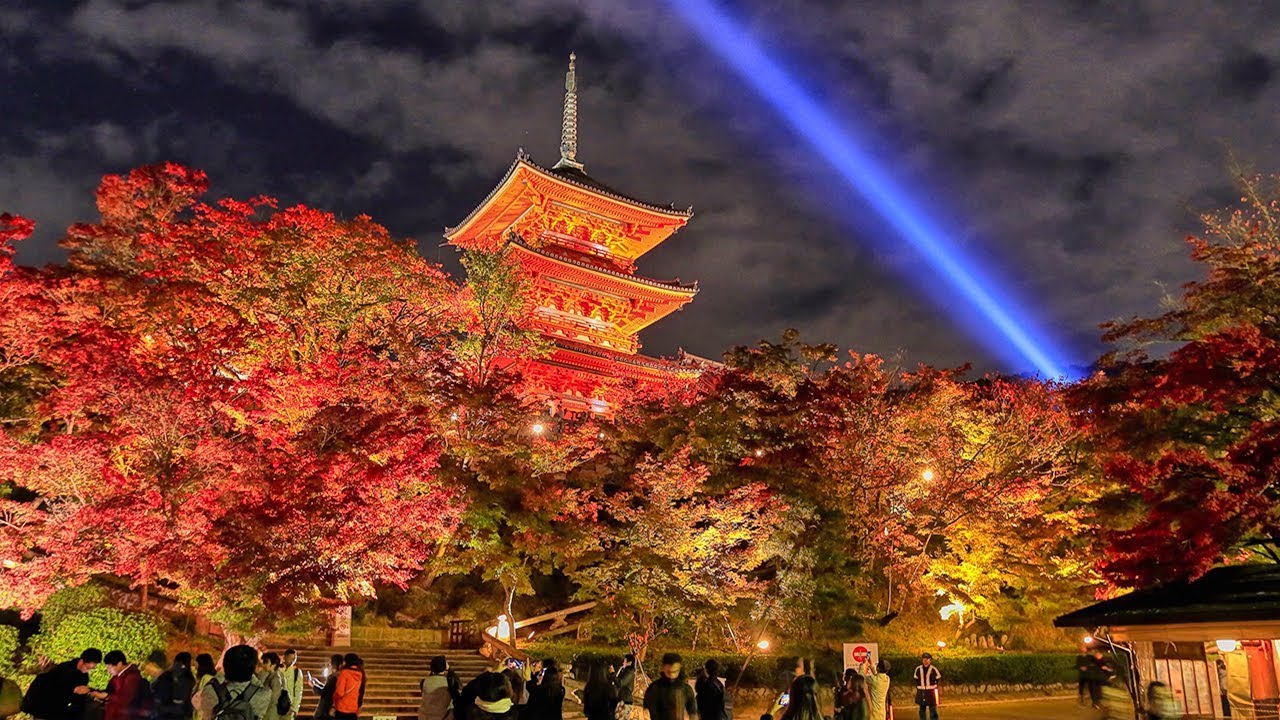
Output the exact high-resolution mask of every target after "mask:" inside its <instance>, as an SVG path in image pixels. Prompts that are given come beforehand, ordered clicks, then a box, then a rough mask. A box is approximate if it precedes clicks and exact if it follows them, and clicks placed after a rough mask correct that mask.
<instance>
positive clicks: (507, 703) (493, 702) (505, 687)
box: [462, 672, 516, 720]
mask: <svg viewBox="0 0 1280 720" xmlns="http://www.w3.org/2000/svg"><path fill="white" fill-rule="evenodd" d="M462 695H463V698H464V699H466V698H470V699H471V704H470V705H469V706H468V707H467V708H466V718H467V720H515V717H516V705H515V703H514V702H512V699H511V683H510V682H508V681H507V677H506V676H505V675H503V674H502V673H500V672H486V673H481V674H480V675H479V676H478V677H476V679H475V680H472V681H471V682H469V683H467V687H465V688H463V690H462Z"/></svg>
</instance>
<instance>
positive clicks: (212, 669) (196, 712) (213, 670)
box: [191, 653, 218, 720]
mask: <svg viewBox="0 0 1280 720" xmlns="http://www.w3.org/2000/svg"><path fill="white" fill-rule="evenodd" d="M216 677H218V668H217V666H216V665H214V664H213V656H212V655H210V654H209V653H200V654H199V655H197V656H196V686H195V689H194V690H192V692H191V702H192V717H193V718H194V719H195V720H212V718H202V717H201V716H200V693H202V692H204V686H205V685H208V684H209V682H210V681H211V680H213V679H214V678H216Z"/></svg>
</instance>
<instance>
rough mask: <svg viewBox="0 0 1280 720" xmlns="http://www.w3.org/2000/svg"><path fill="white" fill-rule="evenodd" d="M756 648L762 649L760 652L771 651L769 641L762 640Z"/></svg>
mask: <svg viewBox="0 0 1280 720" xmlns="http://www.w3.org/2000/svg"><path fill="white" fill-rule="evenodd" d="M756 647H758V648H760V652H767V651H768V650H769V641H768V640H766V639H764V638H761V639H760V642H758V643H756Z"/></svg>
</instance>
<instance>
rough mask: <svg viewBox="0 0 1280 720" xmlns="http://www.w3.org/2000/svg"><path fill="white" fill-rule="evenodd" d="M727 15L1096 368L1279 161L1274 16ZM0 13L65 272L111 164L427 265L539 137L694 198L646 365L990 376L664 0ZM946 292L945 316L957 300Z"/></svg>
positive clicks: (971, 7) (791, 6) (138, 5)
mask: <svg viewBox="0 0 1280 720" xmlns="http://www.w3.org/2000/svg"><path fill="white" fill-rule="evenodd" d="M1185 5H1186V4H1185V3H1176V2H1158V1H1157V0H1148V1H1132V2H1122V3H1086V2H1081V3H1008V2H1003V1H999V2H997V1H994V0H973V1H971V2H965V3H955V2H950V1H949V0H914V1H912V2H902V1H900V0H893V1H891V2H890V1H885V2H860V3H841V2H834V1H830V0H828V1H822V0H810V1H807V2H805V1H802V0H790V1H788V2H764V1H762V0H743V1H741V2H735V3H731V4H730V3H725V6H726V7H732V9H733V11H734V12H735V13H736V14H738V15H739V16H740V17H741V19H742V20H743V22H744V23H745V24H746V25H748V26H749V27H750V28H752V30H753V31H754V32H755V33H756V34H757V36H758V37H761V38H763V39H765V40H766V42H767V43H768V44H769V47H770V49H771V50H772V51H773V52H774V53H776V55H777V56H778V57H779V58H780V59H781V61H783V62H784V63H786V64H787V65H788V66H789V67H791V68H793V69H795V70H796V72H797V77H798V78H799V79H800V81H801V82H803V83H804V85H805V87H806V89H808V90H810V91H812V92H813V93H814V94H815V96H816V97H818V98H820V99H821V101H822V102H823V103H824V104H825V105H827V106H828V107H829V108H831V109H832V111H833V112H834V113H836V114H837V116H838V117H840V118H842V119H844V120H845V121H846V122H847V123H848V125H849V128H850V130H851V131H854V132H856V133H857V134H858V136H859V137H860V138H862V139H863V141H864V142H865V144H867V145H868V146H869V147H871V148H872V149H873V150H874V151H875V152H876V153H877V154H878V155H879V156H880V157H882V158H883V159H884V161H885V163H886V165H887V166H888V167H889V169H890V171H891V172H892V173H893V174H894V175H895V177H896V179H897V180H898V181H899V182H900V183H902V184H903V185H904V186H906V187H909V188H911V190H912V191H913V194H914V195H915V196H916V197H918V198H919V199H920V201H921V203H922V204H923V205H924V206H925V207H926V208H928V209H929V211H930V212H931V213H932V214H933V215H934V216H935V217H936V218H937V219H938V221H939V223H940V224H941V225H942V226H943V227H945V228H947V229H948V230H949V231H950V232H951V234H952V235H953V237H954V239H955V241H956V242H957V243H958V244H959V245H960V246H962V247H964V248H965V249H966V251H967V252H968V253H970V254H971V255H973V256H974V257H976V258H980V259H981V260H982V261H983V262H984V264H987V265H989V266H990V267H991V268H992V272H993V273H994V274H996V275H998V276H999V277H1002V278H1004V279H1005V280H1006V281H1007V283H1008V285H1009V286H1010V288H1011V293H1012V294H1013V295H1015V296H1016V297H1019V298H1022V299H1023V300H1025V301H1026V302H1027V303H1028V304H1029V305H1030V306H1031V307H1032V308H1033V314H1035V315H1037V316H1038V317H1040V318H1041V319H1042V320H1043V322H1044V324H1045V325H1046V326H1047V327H1049V328H1051V329H1052V331H1053V332H1054V333H1055V334H1056V335H1057V336H1058V337H1060V338H1061V339H1062V341H1063V343H1064V344H1065V345H1066V346H1068V347H1069V348H1070V349H1071V352H1072V354H1073V359H1075V360H1076V361H1079V362H1086V361H1087V360H1088V359H1090V358H1091V357H1093V356H1094V354H1095V353H1096V352H1097V350H1098V345H1097V339H1096V338H1097V332H1096V325H1097V324H1098V323H1099V322H1101V321H1104V320H1107V319H1111V318H1114V317H1117V316H1124V315H1131V314H1135V313H1150V312H1153V311H1155V310H1157V309H1158V306H1159V302H1160V300H1161V298H1162V296H1163V294H1164V293H1165V292H1167V291H1168V289H1169V288H1176V286H1177V285H1178V284H1180V283H1181V282H1184V281H1185V280H1186V279H1188V278H1189V277H1191V276H1192V274H1193V272H1194V268H1193V267H1191V265H1190V263H1189V262H1188V261H1187V260H1186V259H1185V255H1186V253H1185V249H1184V246H1183V244H1182V240H1181V238H1182V236H1183V235H1184V234H1185V233H1186V232H1188V231H1189V230H1192V229H1194V227H1195V223H1194V212H1195V211H1198V210H1202V209H1207V208H1211V207H1213V206H1214V205H1216V204H1221V203H1222V202H1224V201H1227V200H1229V199H1230V197H1231V194H1230V192H1229V178H1228V177H1227V173H1226V170H1225V168H1226V157H1227V154H1228V152H1231V153H1234V154H1235V155H1236V156H1237V157H1239V158H1242V159H1245V160H1252V161H1255V162H1256V163H1257V164H1258V165H1259V169H1261V170H1276V169H1280V168H1276V167H1268V161H1269V160H1270V158H1274V157H1277V156H1280V155H1278V153H1277V150H1280V141H1278V140H1277V132H1276V128H1275V127H1274V124H1275V121H1274V119H1273V118H1272V115H1273V114H1274V109H1275V108H1276V107H1278V106H1280V103H1278V102H1277V101H1280V90H1277V85H1278V83H1277V82H1276V79H1275V74H1276V62H1277V59H1278V58H1280V25H1278V24H1276V23H1274V22H1273V21H1272V20H1271V18H1270V17H1269V12H1268V9H1267V8H1266V7H1263V6H1262V4H1258V5H1256V6H1253V7H1249V6H1246V5H1244V4H1233V5H1232V6H1231V7H1230V8H1227V7H1225V6H1218V5H1213V4H1205V5H1203V6H1199V7H1195V8H1188V7H1184V6H1185ZM53 7H54V9H41V10H24V9H13V8H0V51H3V52H0V58H2V59H0V98H3V99H4V101H5V102H4V104H5V107H6V108H14V109H15V111H11V112H9V113H7V114H6V123H5V125H4V127H3V128H0V208H3V209H6V210H13V211H21V212H24V213H27V214H29V215H32V216H34V217H35V218H36V219H37V220H39V221H42V223H43V225H42V230H41V233H40V236H39V237H38V238H37V240H36V241H34V242H33V244H32V245H31V246H30V247H27V248H24V250H23V253H22V257H23V258H24V259H25V260H27V261H31V262H36V261H42V260H46V259H49V258H53V257H56V253H55V252H54V251H53V249H52V244H53V242H54V241H55V240H56V238H57V235H58V228H60V227H64V226H65V225H66V224H68V223H70V222H72V221H73V220H76V219H85V218H90V217H92V188H93V187H94V185H95V184H96V182H97V178H98V177H99V176H101V175H102V174H103V173H106V172H117V171H120V170H123V169H126V168H128V167H130V166H132V165H136V164H141V163H145V162H153V161H157V160H163V159H174V160H177V161H180V162H185V163H189V164H192V165H196V166H199V167H202V168H204V169H206V170H207V171H209V173H210V175H211V176H212V178H213V180H214V183H215V185H214V189H215V192H219V193H229V194H237V195H251V194H258V193H269V194H275V195H278V196H280V197H281V198H282V199H283V200H285V201H286V202H309V203H312V204H315V205H319V206H323V207H328V208H332V209H334V210H337V211H339V212H342V213H345V214H354V213H357V212H367V213H369V214H371V215H373V216H374V217H375V218H377V219H378V220H380V221H382V222H383V223H384V224H386V225H388V226H389V227H390V228H391V229H392V231H393V232H395V233H396V234H399V235H405V236H411V237H416V238H418V239H419V240H420V246H421V247H422V248H423V251H424V253H425V254H426V255H427V256H428V257H430V258H432V259H437V260H440V261H443V262H446V263H448V262H451V261H452V258H451V255H452V253H450V252H449V251H447V250H441V249H439V248H438V247H437V246H438V243H439V233H440V230H441V228H443V227H445V226H447V225H451V224H453V223H455V222H456V221H457V220H458V219H460V218H461V217H463V216H464V215H465V214H466V212H467V211H468V210H470V208H471V207H472V206H473V205H474V204H475V203H477V202H479V201H480V200H481V199H482V198H483V197H484V196H485V194H486V193H487V192H488V191H489V189H490V188H491V187H492V186H493V184H494V183H495V182H496V181H497V180H498V178H499V177H500V175H501V173H502V171H503V170H504V169H505V168H506V166H507V165H508V164H509V162H510V161H511V158H512V157H513V156H514V154H515V151H516V149H517V148H519V147H524V148H526V149H527V150H529V151H530V152H532V153H533V154H534V156H535V158H537V159H540V160H543V161H546V162H551V161H553V160H554V159H555V156H556V152H557V151H556V145H557V140H558V133H557V128H558V123H559V111H560V107H559V101H560V95H561V92H562V86H561V79H562V73H563V63H564V59H565V55H566V54H567V53H568V51H569V50H576V51H577V52H578V53H579V58H580V60H579V67H580V71H581V72H580V86H581V97H580V108H581V112H582V119H581V137H580V157H581V158H582V159H584V160H585V161H586V163H587V169H588V171H589V172H591V173H592V174H593V175H595V176H597V177H598V178H600V179H601V180H603V181H604V182H607V183H609V184H611V185H614V186H616V187H619V188H620V189H623V190H624V191H626V192H628V193H631V194H634V195H636V196H639V197H643V198H646V199H648V200H651V201H654V202H659V203H664V204H665V203H668V202H674V203H675V204H676V205H677V206H679V207H684V206H688V205H693V206H694V208H695V211H696V215H695V218H694V220H693V222H692V223H691V224H690V225H689V226H688V227H687V228H685V229H683V230H681V231H680V232H679V233H677V234H676V235H675V236H674V237H673V238H672V239H671V240H670V241H669V242H668V243H666V244H664V245H663V246H661V247H659V248H658V249H657V250H655V251H654V252H653V253H652V254H651V255H650V256H646V257H645V258H642V259H641V262H640V266H641V270H642V271H643V272H645V273H647V274H650V275H653V276H656V277H664V278H666V277H675V276H679V277H682V278H684V279H686V280H693V279H697V280H699V281H700V283H701V287H702V289H703V290H702V293H701V294H700V295H699V297H698V298H697V299H696V300H695V302H694V303H693V304H692V305H690V306H688V307H687V308H686V309H685V310H684V311H683V312H681V313H677V314H676V315H674V316H672V317H670V318H668V319H667V320H664V321H663V322H661V323H659V324H658V325H656V326H654V327H653V328H652V329H651V330H649V331H648V332H646V333H645V341H646V349H647V350H648V351H651V352H657V353H670V352H672V351H674V349H675V348H676V347H678V346H684V347H687V348H689V349H690V350H691V351H693V352H696V353H698V354H701V355H711V356H714V355H717V354H718V353H719V352H720V351H721V350H723V349H724V348H725V347H727V346H728V345H731V344H735V343H744V342H753V341H754V340H756V339H758V338H760V337H762V336H768V335H773V334H776V333H777V332H779V331H781V330H782V329H784V328H786V327H789V326H795V327H799V328H800V329H801V330H802V331H804V333H805V334H806V335H807V336H808V337H811V338H813V339H815V340H834V341H837V342H839V343H841V344H842V345H845V346H850V347H853V348H856V349H858V350H861V351H875V352H880V353H884V354H887V355H891V356H898V357H900V358H901V359H902V361H903V362H906V363H908V364H911V363H915V362H928V363H935V364H959V363H961V362H964V361H967V360H973V361H975V362H976V363H977V364H978V365H979V366H980V367H993V366H995V361H994V360H993V359H992V358H991V357H990V356H989V355H988V352H987V350H985V349H984V348H983V347H982V346H981V345H980V344H979V343H977V342H975V341H974V340H972V339H971V338H970V336H969V334H968V333H967V332H966V331H965V330H964V328H963V327H962V325H963V323H962V321H961V319H958V318H956V317H954V316H953V315H951V314H949V312H948V311H947V310H948V309H954V307H955V306H956V305H957V303H956V301H955V299H954V298H947V297H946V295H945V293H939V292H938V290H939V288H940V283H939V281H938V279H937V278H935V277H933V276H932V274H931V273H930V271H929V270H928V268H927V267H926V266H925V264H924V263H923V262H922V261H921V260H920V258H918V257H917V256H916V255H915V254H914V253H913V252H911V251H910V250H909V249H908V248H907V247H905V246H904V245H903V243H901V242H900V241H898V240H897V238H896V236H895V235H894V233H893V231H892V229H891V228H890V227H888V226H886V225H885V224H884V223H883V222H882V221H881V220H880V219H879V218H878V217H876V216H875V215H874V214H872V213H870V212H869V211H868V210H867V208H866V206H865V205H864V203H863V202H862V200H861V199H860V198H859V197H857V196H856V195H855V194H854V193H852V192H851V191H850V190H849V189H848V188H846V187H845V186H844V185H843V184H842V183H841V182H840V180H839V178H838V177H837V176H836V175H835V174H834V173H833V172H832V170H831V169H830V168H828V167H827V166H826V164H825V162H824V160H823V158H822V157H820V156H819V155H817V154H815V153H814V152H813V151H812V150H811V149H810V148H809V147H808V146H806V145H805V144H804V143H803V142H802V141H801V140H799V139H797V138H796V137H795V136H793V135H792V134H791V133H790V132H789V131H788V130H787V128H786V127H785V126H784V125H783V124H782V123H781V122H780V120H779V118H778V116H777V115H776V114H775V112H774V111H773V110H772V109H770V108H768V107H766V106H763V105H762V104H761V102H760V100H759V99H758V98H757V97H755V96H753V95H752V93H751V92H750V91H749V90H748V89H747V88H746V87H745V86H744V85H743V84H742V83H741V82H740V81H739V80H738V79H737V78H735V77H734V76H732V75H731V73H730V72H729V70H728V69H727V68H726V67H725V66H724V65H723V64H722V63H721V62H720V61H719V60H718V59H717V58H715V57H713V56H711V55H709V54H708V51H707V49H706V48H705V47H704V46H703V44H702V43H700V42H698V41H696V40H695V38H694V37H693V35H692V34H691V33H689V32H688V31H687V30H686V29H685V28H684V27H683V26H682V23H681V21H680V19H679V17H678V16H677V15H675V14H673V13H671V12H670V11H669V10H668V6H667V5H666V4H664V3H652V2H629V1H628V2H624V1H621V0H617V1H614V0H598V1H596V2H570V1H569V0H508V2H503V3H490V2H432V1H430V0H422V1H421V2H418V3H412V2H394V1H390V0H321V1H319V2H303V1H302V0H297V1H296V2H283V1H272V2H267V1H266V0H258V1H256V2H254V1H246V2H238V3H228V2H225V1H223V0H179V1H177V2H165V3H158V2H157V3H147V2H141V1H139V0H128V1H126V0H87V1H85V2H80V3H76V4H68V5H66V6H65V7H62V6H57V5H55V6H53ZM939 295H941V304H942V306H943V307H942V308H940V306H939V302H938V298H939Z"/></svg>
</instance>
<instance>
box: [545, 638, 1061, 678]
mask: <svg viewBox="0 0 1280 720" xmlns="http://www.w3.org/2000/svg"><path fill="white" fill-rule="evenodd" d="M525 649H526V650H527V651H529V653H530V654H532V655H533V656H534V657H535V658H542V657H551V658H555V659H556V660H557V661H558V662H560V664H561V665H563V666H564V667H566V668H569V667H572V668H574V669H575V670H579V669H582V668H585V667H586V666H587V665H589V664H591V663H593V662H605V663H608V664H612V665H614V666H615V667H616V666H617V665H618V664H619V663H621V661H622V656H623V655H624V654H625V653H626V652H627V651H626V649H625V648H612V647H607V646H601V645H576V644H573V643H553V642H552V643H541V642H540V643H534V644H532V645H529V646H527V647H526V648H525ZM666 649H668V648H650V649H649V656H648V658H646V660H645V662H644V669H645V672H647V673H648V674H649V677H651V678H652V677H656V676H657V671H658V664H659V662H660V661H661V659H662V653H663V652H664V651H665V650H666ZM670 649H674V650H675V651H676V652H679V653H680V654H681V656H683V658H684V667H685V672H686V673H687V674H689V675H693V674H694V673H695V672H696V671H697V669H698V668H699V667H701V666H702V664H703V663H704V662H706V660H707V659H708V658H714V659H715V660H716V661H717V662H719V663H720V667H721V668H722V670H721V674H722V675H724V676H726V677H727V678H728V680H729V682H730V684H732V683H733V682H735V681H736V680H737V677H738V672H739V670H741V668H742V662H743V660H745V659H746V656H744V655H741V654H735V653H720V652H692V651H689V650H687V649H681V648H670ZM933 655H934V662H935V663H936V664H937V665H938V669H939V670H941V671H942V676H943V679H944V682H946V683H948V684H957V685H983V684H988V685H989V684H997V683H998V684H1008V683H1017V684H1028V685H1047V684H1052V683H1063V682H1075V679H1076V670H1075V655H1073V654H1068V653H999V654H991V655H951V654H950V653H946V652H943V651H939V652H935V653H934V654H933ZM805 656H806V657H811V658H812V659H813V660H814V663H815V665H816V668H815V677H817V679H818V682H819V684H820V685H822V686H824V687H825V686H829V685H832V684H834V683H835V680H836V677H837V676H838V675H839V674H840V673H841V672H842V671H843V669H844V668H843V661H842V660H841V656H840V653H839V652H836V651H834V650H821V651H812V652H806V653H805ZM795 657H796V656H795V655H774V654H770V655H756V656H755V657H754V658H752V660H751V664H750V665H749V666H747V672H746V674H745V675H744V676H743V677H742V686H743V687H768V688H779V687H781V686H782V685H784V684H785V683H786V682H787V681H788V680H789V678H790V677H791V673H792V669H793V668H794V667H795V665H794V662H795ZM885 659H886V660H888V661H889V663H890V664H891V665H892V669H891V670H890V673H889V676H890V677H891V678H892V681H893V684H894V685H895V686H899V687H901V686H905V685H908V684H910V683H911V682H912V679H911V673H912V672H913V671H914V670H915V668H916V666H917V665H919V664H920V658H919V656H916V655H886V656H885ZM579 677H581V675H579Z"/></svg>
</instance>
